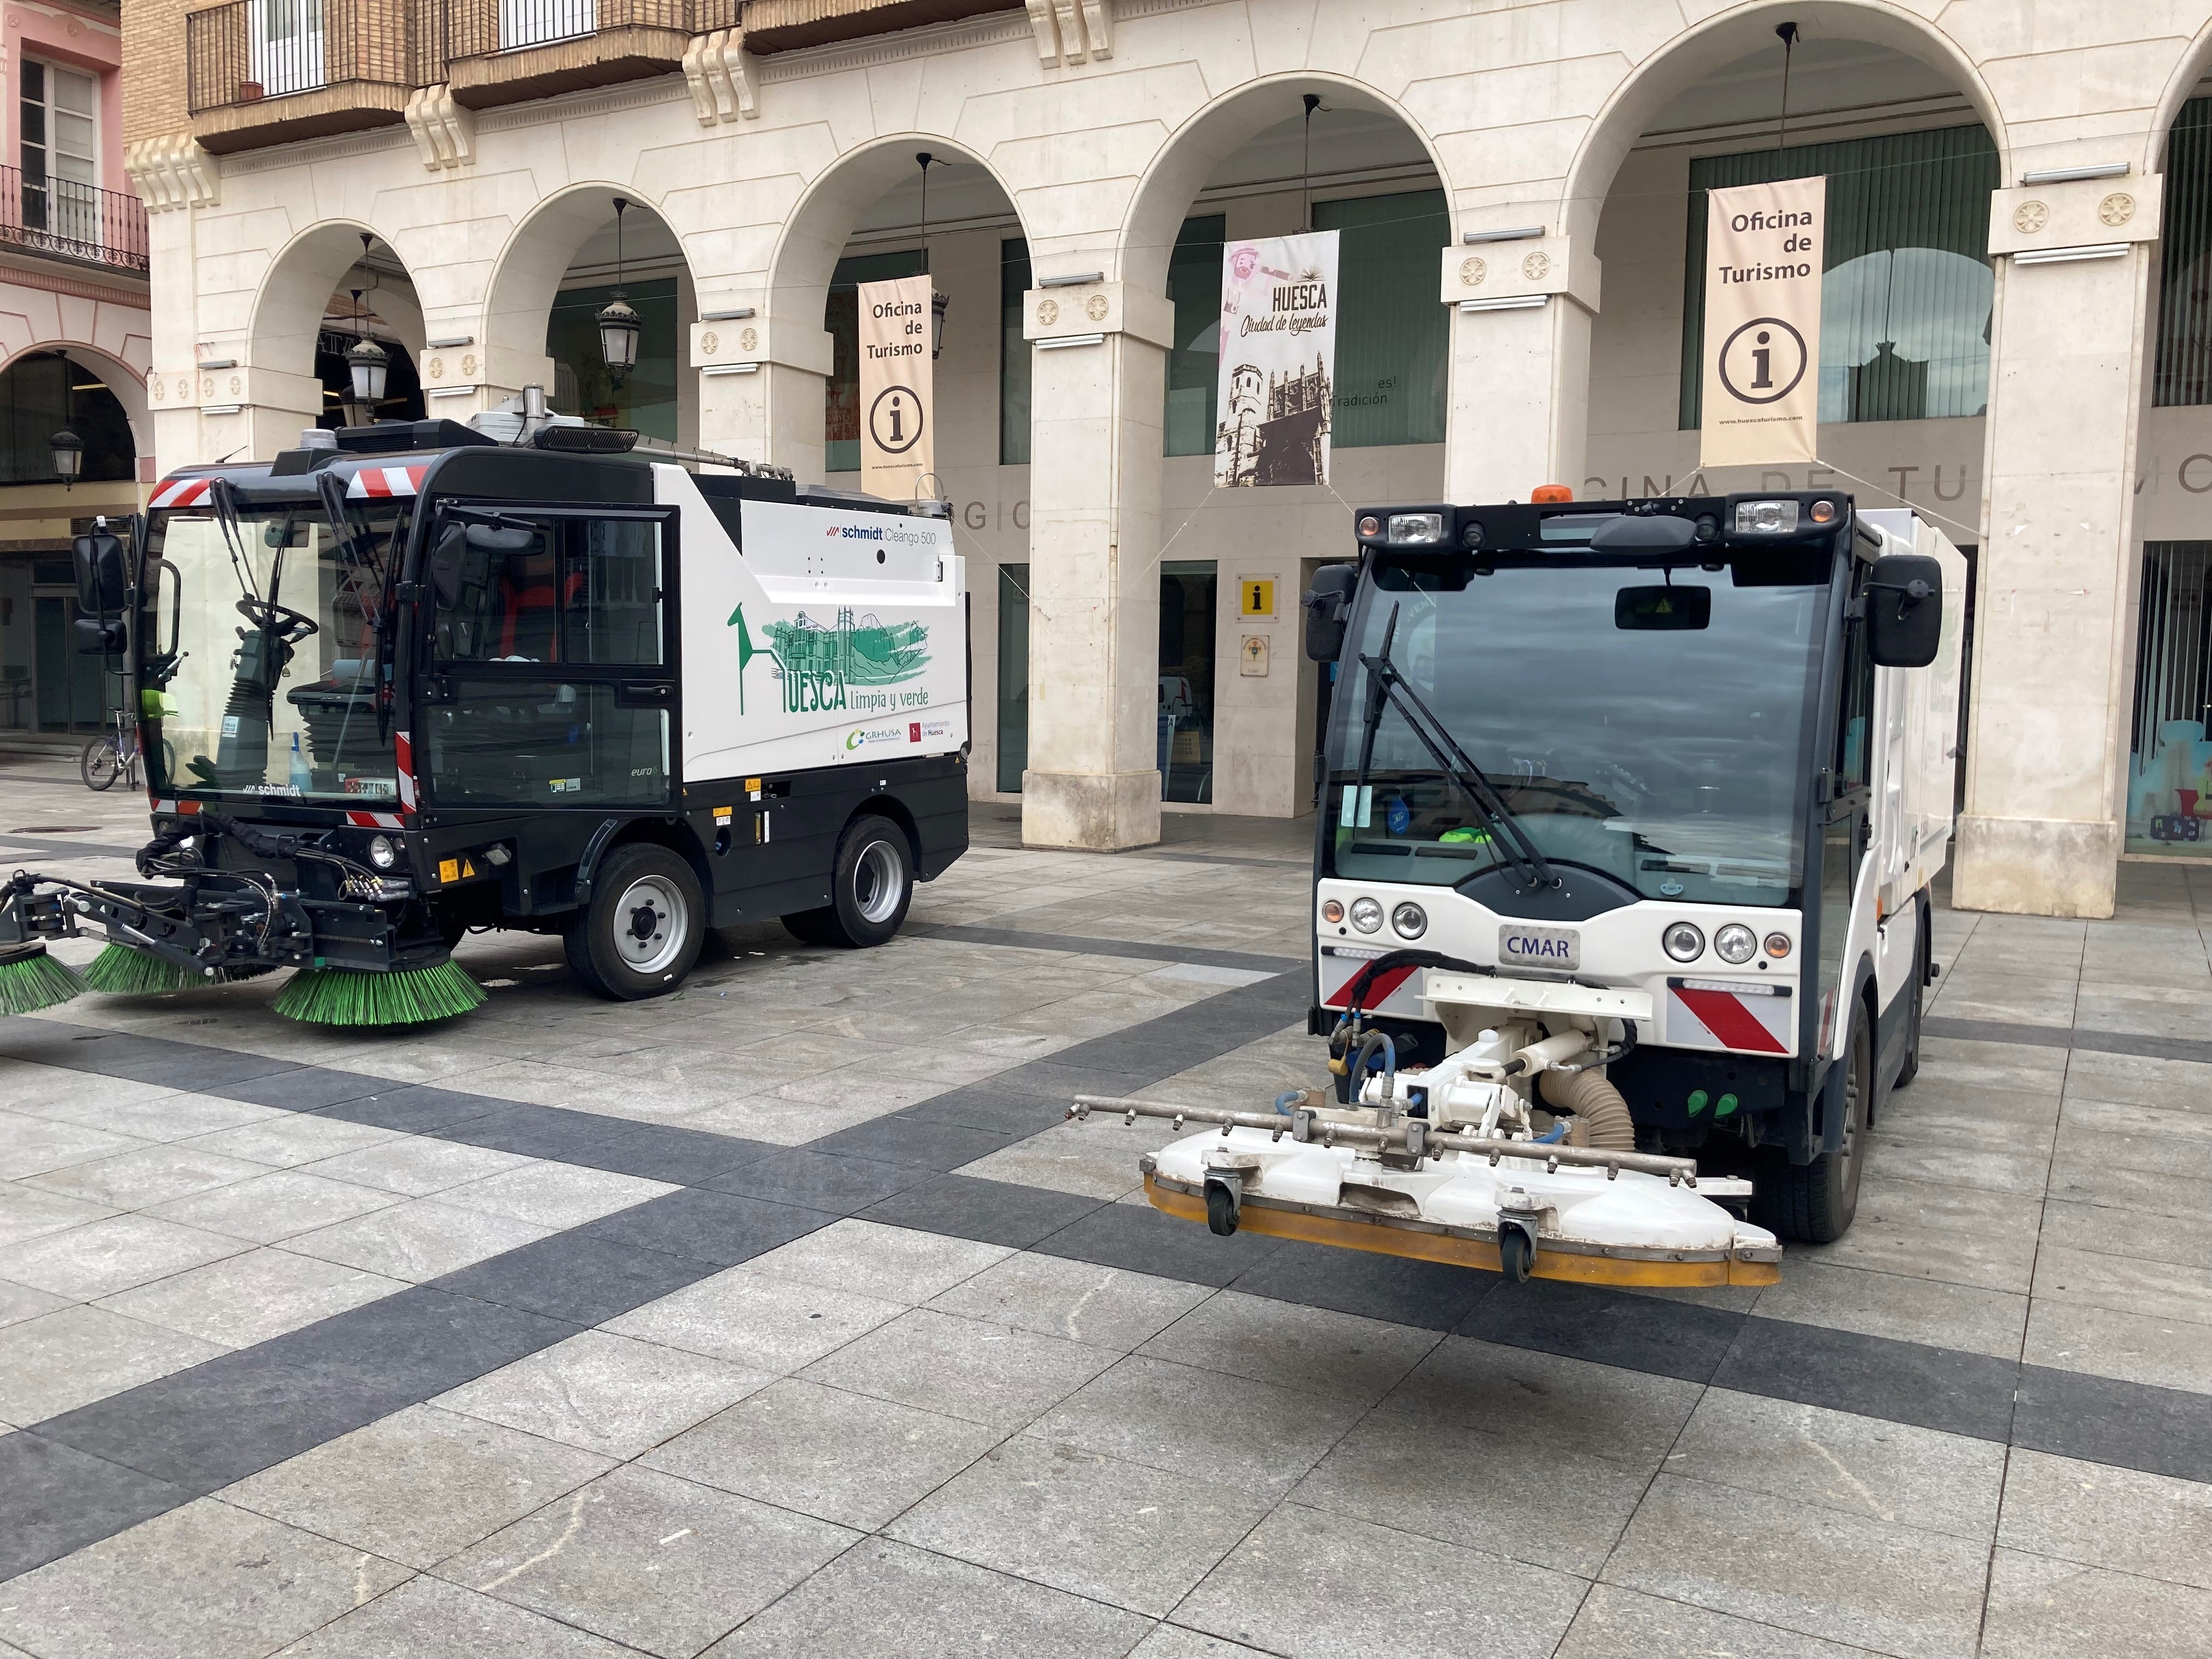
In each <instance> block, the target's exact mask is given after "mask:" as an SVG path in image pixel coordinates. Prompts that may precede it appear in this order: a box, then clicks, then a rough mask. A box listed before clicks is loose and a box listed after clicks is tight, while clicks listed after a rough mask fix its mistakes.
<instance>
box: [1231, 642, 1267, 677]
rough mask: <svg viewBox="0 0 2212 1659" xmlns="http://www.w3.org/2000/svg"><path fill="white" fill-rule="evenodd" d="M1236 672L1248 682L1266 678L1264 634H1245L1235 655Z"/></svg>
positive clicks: (1265, 643)
mask: <svg viewBox="0 0 2212 1659" xmlns="http://www.w3.org/2000/svg"><path fill="white" fill-rule="evenodd" d="M1237 672H1238V673H1239V674H1241V675H1243V677H1244V678H1246V679H1248V680H1264V679H1266V678H1267V635H1265V634H1247V635H1245V636H1244V641H1243V645H1242V646H1240V647H1238V649H1237Z"/></svg>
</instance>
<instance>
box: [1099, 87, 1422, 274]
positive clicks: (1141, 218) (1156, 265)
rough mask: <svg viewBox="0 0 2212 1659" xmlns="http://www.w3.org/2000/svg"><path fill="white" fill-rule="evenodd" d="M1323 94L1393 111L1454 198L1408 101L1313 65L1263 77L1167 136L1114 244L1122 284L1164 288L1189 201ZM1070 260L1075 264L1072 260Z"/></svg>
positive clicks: (1340, 103) (1341, 103) (1345, 103)
mask: <svg viewBox="0 0 2212 1659" xmlns="http://www.w3.org/2000/svg"><path fill="white" fill-rule="evenodd" d="M1307 92H1318V93H1320V94H1322V96H1323V97H1325V98H1328V99H1331V100H1335V106H1336V107H1338V108H1346V107H1352V108H1358V109H1363V110H1366V111H1368V112H1371V113H1375V114H1379V115H1387V116H1389V117H1390V118H1392V119H1393V120H1395V121H1397V122H1399V123H1401V125H1403V126H1404V127H1405V128H1406V130H1407V131H1409V132H1411V133H1412V134H1413V136H1414V137H1416V138H1418V139H1419V140H1420V143H1421V148H1422V149H1423V150H1425V152H1426V153H1427V155H1428V157H1429V164H1430V165H1431V167H1434V168H1435V169H1436V172H1437V178H1439V179H1442V180H1443V185H1444V195H1445V198H1446V199H1447V200H1448V201H1449V200H1451V199H1452V197H1453V191H1452V177H1451V173H1450V172H1449V169H1447V168H1446V167H1445V166H1444V164H1443V157H1442V155H1439V154H1438V153H1437V146H1436V143H1435V141H1434V139H1433V138H1432V137H1431V136H1430V134H1429V132H1428V131H1427V130H1426V129H1425V128H1424V127H1423V126H1422V125H1421V124H1420V122H1419V121H1418V120H1417V119H1415V118H1414V117H1413V113H1412V112H1410V111H1409V110H1407V108H1406V106H1404V105H1402V104H1401V103H1399V102H1397V101H1396V100H1394V99H1392V98H1390V97H1389V96H1387V95H1386V94H1383V93H1382V92H1379V91H1377V90H1376V88H1373V87H1371V86H1369V85H1367V84H1366V83H1365V82H1359V81H1355V80H1352V79H1350V78H1349V77H1347V76H1340V75H1331V74H1328V73H1324V72H1318V71H1314V70H1296V71H1291V72H1287V73H1284V74H1279V75H1269V76H1261V77H1260V78H1259V79H1257V80H1254V81H1249V82H1245V83H1244V84H1243V85H1241V86H1239V87H1238V88H1237V89H1236V90H1235V91H1233V92H1228V93H1224V94H1222V95H1221V96H1219V97H1218V98H1216V99H1214V100H1212V101H1211V102H1209V103H1207V104H1206V106H1203V107H1202V108H1200V109H1199V110H1197V111H1196V112H1194V113H1193V114H1192V115H1191V116H1190V117H1189V118H1188V119H1186V120H1185V121H1183V122H1182V125H1179V126H1178V127H1176V130H1175V131H1173V132H1171V133H1170V134H1169V135H1168V137H1167V139H1166V142H1164V143H1162V144H1161V146H1160V148H1159V149H1158V152H1157V153H1156V154H1155V155H1153V157H1152V164H1151V165H1150V166H1149V167H1146V170H1145V174H1144V177H1143V178H1142V179H1140V180H1139V183H1138V185H1137V188H1136V190H1135V191H1134V192H1133V195H1132V197H1131V199H1130V203H1129V210H1128V213H1127V216H1126V217H1125V218H1124V219H1123V221H1122V227H1121V236H1120V239H1119V241H1118V243H1117V245H1116V246H1115V249H1114V258H1115V264H1116V265H1117V267H1118V269H1117V270H1115V271H1111V272H1109V275H1118V276H1120V278H1121V281H1123V282H1124V283H1127V284H1129V286H1130V287H1132V288H1133V289H1137V290H1138V291H1139V292H1141V293H1145V294H1159V293H1163V292H1164V291H1165V289H1166V288H1167V280H1168V260H1169V256H1170V254H1171V253H1172V252H1173V251H1174V248H1175V241H1176V233H1177V232H1178V231H1179V230H1180V229H1181V228H1182V222H1183V218H1184V216H1186V215H1187V214H1188V212H1189V211H1190V204H1191V203H1192V201H1193V200H1194V199H1195V197H1197V195H1198V192H1199V191H1200V190H1201V189H1202V188H1203V187H1204V186H1205V184H1206V179H1208V178H1209V177H1210V176H1212V173H1213V170H1214V169H1215V168H1216V167H1218V166H1220V164H1221V163H1222V162H1223V161H1225V160H1226V159H1227V158H1228V157H1229V156H1231V155H1234V154H1235V153H1236V152H1237V150H1238V149H1242V148H1243V146H1244V145H1245V144H1246V143H1249V142H1250V141H1251V140H1252V139H1253V138H1255V137H1258V136H1259V135H1260V134H1261V133H1262V132H1265V131H1267V129H1268V128H1270V127H1273V126H1277V125H1280V124H1281V123H1282V122H1283V121H1285V119H1287V118H1289V117H1291V115H1294V114H1296V113H1297V97H1298V95H1299V94H1302V93H1307ZM1084 258H1085V255H1084V254H1083V253H1082V252H1079V251H1078V252H1061V253H1060V254H1059V256H1058V259H1057V263H1059V264H1066V265H1069V268H1070V269H1071V270H1080V269H1082V262H1083V259H1084ZM1071 262H1072V263H1071Z"/></svg>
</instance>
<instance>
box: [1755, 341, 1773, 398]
mask: <svg viewBox="0 0 2212 1659" xmlns="http://www.w3.org/2000/svg"><path fill="white" fill-rule="evenodd" d="M1754 338H1755V339H1756V340H1757V342H1758V343H1759V348H1760V349H1759V350H1757V351H1754V352H1753V353H1752V354H1751V385H1752V389H1753V391H1755V392H1764V391H1765V390H1766V389H1767V388H1768V387H1769V386H1772V385H1773V384H1774V377H1773V376H1772V375H1771V374H1768V373H1767V371H1766V363H1767V359H1769V358H1770V357H1771V356H1773V355H1774V354H1773V353H1772V352H1771V351H1770V350H1768V349H1765V348H1766V343H1767V342H1768V341H1769V340H1770V339H1771V338H1772V336H1771V335H1770V334H1768V333H1767V331H1765V329H1763V328H1762V329H1761V330H1759V332H1758V334H1757V335H1755V336H1754Z"/></svg>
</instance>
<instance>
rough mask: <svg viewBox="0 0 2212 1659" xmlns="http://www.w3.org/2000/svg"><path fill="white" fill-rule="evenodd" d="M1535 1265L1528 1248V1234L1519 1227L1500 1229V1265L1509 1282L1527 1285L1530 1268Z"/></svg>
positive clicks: (1500, 1269) (1499, 1268)
mask: <svg viewBox="0 0 2212 1659" xmlns="http://www.w3.org/2000/svg"><path fill="white" fill-rule="evenodd" d="M1533 1265H1534V1262H1533V1261H1532V1259H1531V1253H1530V1251H1529V1249H1528V1234H1526V1233H1524V1232H1522V1231H1521V1230H1520V1229H1519V1228H1518V1227H1500V1228H1499V1229H1498V1271H1499V1272H1501V1273H1504V1275H1505V1278H1506V1281H1507V1282H1508V1283H1509V1284H1514V1285H1525V1284H1527V1283H1528V1269H1529V1268H1530V1267H1532V1266H1533Z"/></svg>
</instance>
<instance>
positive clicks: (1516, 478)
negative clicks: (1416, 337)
mask: <svg viewBox="0 0 2212 1659" xmlns="http://www.w3.org/2000/svg"><path fill="white" fill-rule="evenodd" d="M1588 246H1589V239H1588V238H1587V237H1583V238H1569V237H1565V236H1535V237H1528V238H1525V239H1522V240H1514V241H1507V242H1478V243H1474V244H1473V245H1468V244H1465V243H1462V244H1461V245H1460V246H1455V247H1448V248H1446V249H1445V250H1444V258H1443V301H1444V303H1445V304H1446V305H1449V306H1450V307H1452V308H1453V312H1452V319H1451V325H1452V327H1451V352H1452V365H1451V401H1450V404H1449V410H1448V412H1447V414H1446V416H1445V425H1444V494H1445V495H1447V496H1448V497H1449V498H1450V499H1451V500H1452V501H1455V502H1458V503H1460V504H1462V505H1472V504H1474V503H1476V502H1486V501H1527V500H1528V492H1529V491H1531V490H1532V489H1535V487H1536V486H1537V485H1538V484H1544V483H1564V484H1568V485H1576V484H1578V483H1580V481H1581V479H1582V477H1583V453H1584V451H1585V450H1586V449H1587V447H1588V445H1589V350H1590V319H1591V317H1592V316H1593V315H1594V314H1595V312H1596V311H1597V302H1598V281H1599V275H1600V273H1599V268H1598V262H1597V259H1596V258H1595V256H1594V255H1592V254H1590V253H1589V252H1587V251H1586V250H1587V248H1588Z"/></svg>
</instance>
